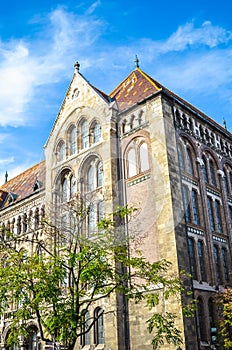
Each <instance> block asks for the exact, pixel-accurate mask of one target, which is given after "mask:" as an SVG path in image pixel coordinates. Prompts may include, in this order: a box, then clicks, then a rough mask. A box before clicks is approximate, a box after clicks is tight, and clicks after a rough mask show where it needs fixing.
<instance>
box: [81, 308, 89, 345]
mask: <svg viewBox="0 0 232 350" xmlns="http://www.w3.org/2000/svg"><path fill="white" fill-rule="evenodd" d="M90 324H91V321H90V314H89V311H88V310H83V311H82V324H81V333H82V335H81V339H80V343H81V346H85V345H90V330H89V328H90Z"/></svg>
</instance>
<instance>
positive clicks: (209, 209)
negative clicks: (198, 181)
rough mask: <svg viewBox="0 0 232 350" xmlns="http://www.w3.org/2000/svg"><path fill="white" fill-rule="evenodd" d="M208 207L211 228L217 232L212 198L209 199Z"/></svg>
mask: <svg viewBox="0 0 232 350" xmlns="http://www.w3.org/2000/svg"><path fill="white" fill-rule="evenodd" d="M207 207H208V216H209V224H210V228H211V231H215V223H214V215H213V200H212V198H211V197H207Z"/></svg>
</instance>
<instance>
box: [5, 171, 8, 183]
mask: <svg viewBox="0 0 232 350" xmlns="http://www.w3.org/2000/svg"><path fill="white" fill-rule="evenodd" d="M7 179H8V172H7V171H6V173H5V182H7Z"/></svg>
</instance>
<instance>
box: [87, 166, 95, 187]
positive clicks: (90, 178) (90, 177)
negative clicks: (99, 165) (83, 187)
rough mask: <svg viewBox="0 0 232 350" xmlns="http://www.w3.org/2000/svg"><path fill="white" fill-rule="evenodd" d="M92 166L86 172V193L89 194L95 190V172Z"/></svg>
mask: <svg viewBox="0 0 232 350" xmlns="http://www.w3.org/2000/svg"><path fill="white" fill-rule="evenodd" d="M94 170H95V169H94V166H93V165H90V166H89V169H88V172H87V187H88V192H91V191H93V190H94V189H95V171H94Z"/></svg>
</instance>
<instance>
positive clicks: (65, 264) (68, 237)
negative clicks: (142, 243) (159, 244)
mask: <svg viewBox="0 0 232 350" xmlns="http://www.w3.org/2000/svg"><path fill="white" fill-rule="evenodd" d="M89 210H90V208H87V209H84V206H83V205H82V204H81V205H80V204H77V203H76V204H75V205H72V206H71V208H70V207H69V224H67V220H60V221H61V223H62V224H61V225H58V222H56V223H55V225H53V226H52V225H51V224H49V223H48V222H46V221H44V222H43V234H42V235H37V236H36V235H35V234H34V235H33V238H32V235H30V234H23V235H21V236H17V237H16V236H15V235H13V234H11V232H9V231H7V230H6V228H5V229H4V234H3V235H2V239H1V244H0V253H1V262H0V313H1V314H4V313H6V312H9V311H11V310H12V312H11V326H10V332H9V337H8V344H9V345H13V344H18V342H19V339H20V337H28V336H29V328H28V323H29V321H30V320H31V319H36V321H37V324H38V328H39V332H40V337H41V340H43V341H53V342H60V343H61V344H63V345H65V346H67V348H68V349H73V347H74V345H75V343H76V340H77V338H79V337H81V336H82V335H83V334H84V333H86V332H88V331H89V330H90V328H91V327H92V326H93V325H94V322H96V320H95V319H89V320H87V321H88V322H87V321H86V319H85V317H84V313H87V311H88V310H89V309H90V308H91V306H92V305H93V304H94V303H95V302H96V301H98V300H100V299H103V298H107V297H110V296H111V295H113V294H114V293H117V294H120V295H123V296H125V297H126V299H127V301H129V300H133V301H134V302H135V303H139V302H142V301H143V302H145V303H146V305H147V307H148V308H150V310H154V312H153V314H152V317H151V318H150V319H148V320H147V325H148V331H149V332H150V333H152V334H153V341H152V343H153V347H154V349H157V348H158V347H159V345H161V344H163V343H165V342H168V343H170V344H175V345H179V344H181V342H182V340H181V333H180V331H179V330H178V329H177V328H176V326H175V315H173V314H170V313H166V312H165V309H162V308H161V311H160V312H157V310H156V309H157V308H156V307H157V306H158V305H159V304H161V305H164V304H165V300H167V299H169V298H171V297H173V296H179V295H180V292H182V291H183V287H182V283H181V280H180V278H179V276H175V275H174V276H173V275H172V274H170V270H171V264H170V263H169V262H167V261H165V260H162V261H157V262H153V263H151V262H149V261H147V260H146V259H145V258H144V257H143V256H141V254H140V253H139V252H137V254H133V255H132V256H131V255H130V254H129V253H128V252H129V247H128V245H129V240H128V239H127V238H125V232H124V218H125V216H126V217H128V216H130V215H131V213H132V212H133V210H132V209H128V208H124V207H123V208H122V207H120V208H118V209H117V210H116V211H115V212H114V213H113V214H112V215H110V216H109V217H107V218H104V219H103V220H101V221H100V222H99V224H98V227H97V231H96V232H95V233H94V234H93V235H92V237H91V239H86V238H85V234H84V222H85V221H86V218H87V216H88V215H89ZM70 218H71V219H70ZM70 222H71V224H70Z"/></svg>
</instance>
